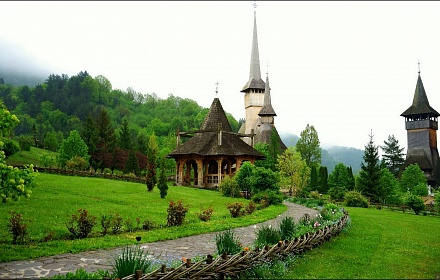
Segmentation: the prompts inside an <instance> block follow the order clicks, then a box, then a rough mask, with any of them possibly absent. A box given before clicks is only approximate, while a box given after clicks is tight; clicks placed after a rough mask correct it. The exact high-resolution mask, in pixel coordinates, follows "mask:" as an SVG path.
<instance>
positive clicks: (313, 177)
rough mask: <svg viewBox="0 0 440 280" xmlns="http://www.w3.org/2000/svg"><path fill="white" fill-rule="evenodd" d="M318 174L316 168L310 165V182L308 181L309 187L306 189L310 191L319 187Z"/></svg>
mask: <svg viewBox="0 0 440 280" xmlns="http://www.w3.org/2000/svg"><path fill="white" fill-rule="evenodd" d="M318 181H319V174H318V169H317V168H316V166H314V165H313V166H312V168H311V169H310V183H309V187H308V189H309V190H310V191H315V190H318V189H319V184H318V183H319V182H318Z"/></svg>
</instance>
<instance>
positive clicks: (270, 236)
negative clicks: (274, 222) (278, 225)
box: [254, 225, 281, 249]
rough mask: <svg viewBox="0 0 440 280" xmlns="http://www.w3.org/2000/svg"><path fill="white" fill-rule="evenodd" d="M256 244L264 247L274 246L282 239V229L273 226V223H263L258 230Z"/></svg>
mask: <svg viewBox="0 0 440 280" xmlns="http://www.w3.org/2000/svg"><path fill="white" fill-rule="evenodd" d="M256 235H257V237H256V238H255V241H254V245H255V247H258V248H260V249H261V248H263V247H264V246H266V245H269V246H272V245H274V244H277V243H278V241H280V239H281V234H280V231H279V230H277V229H275V228H273V227H272V226H271V225H263V226H261V227H259V228H258V230H257V232H256Z"/></svg>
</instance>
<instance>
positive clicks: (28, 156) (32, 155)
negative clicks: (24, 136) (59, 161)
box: [6, 147, 57, 165]
mask: <svg viewBox="0 0 440 280" xmlns="http://www.w3.org/2000/svg"><path fill="white" fill-rule="evenodd" d="M44 154H46V155H48V156H53V157H54V158H55V155H56V154H57V153H55V152H51V151H48V150H44V149H40V148H35V147H31V149H30V151H19V152H17V153H15V154H13V155H12V156H10V157H8V158H7V159H6V163H7V164H9V165H23V164H33V165H39V163H40V157H41V156H42V155H44Z"/></svg>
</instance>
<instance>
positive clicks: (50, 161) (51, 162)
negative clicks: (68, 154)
mask: <svg viewBox="0 0 440 280" xmlns="http://www.w3.org/2000/svg"><path fill="white" fill-rule="evenodd" d="M39 160H40V164H41V165H42V166H43V167H51V166H55V165H56V160H55V158H54V157H52V156H50V155H48V154H43V155H41V157H40V158H39Z"/></svg>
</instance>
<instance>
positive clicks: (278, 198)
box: [252, 190, 284, 205]
mask: <svg viewBox="0 0 440 280" xmlns="http://www.w3.org/2000/svg"><path fill="white" fill-rule="evenodd" d="M263 199H264V200H266V201H267V202H269V205H277V204H281V203H283V200H284V196H283V194H282V193H281V192H280V191H274V190H269V191H264V192H259V193H256V194H254V195H253V196H252V201H253V202H255V203H260V204H261V200H263Z"/></svg>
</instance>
